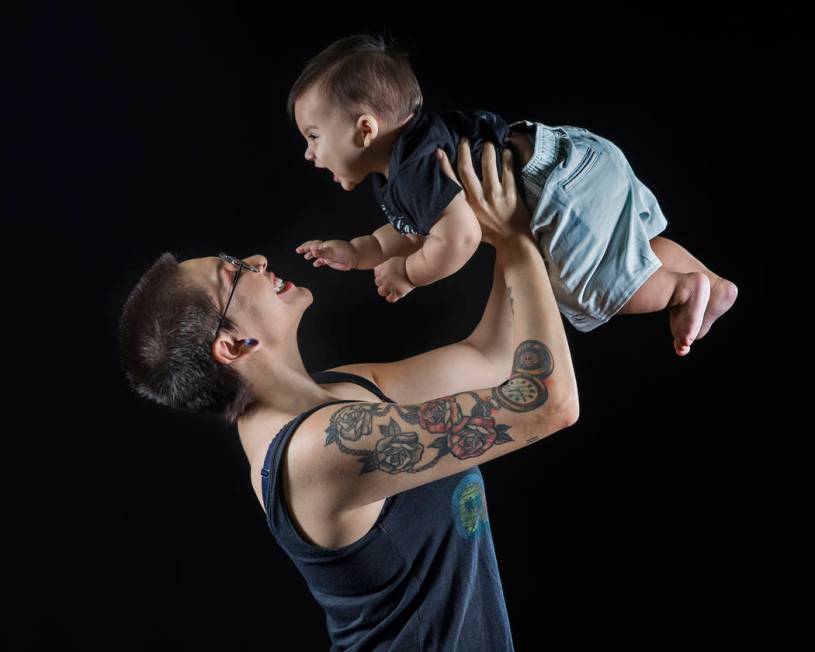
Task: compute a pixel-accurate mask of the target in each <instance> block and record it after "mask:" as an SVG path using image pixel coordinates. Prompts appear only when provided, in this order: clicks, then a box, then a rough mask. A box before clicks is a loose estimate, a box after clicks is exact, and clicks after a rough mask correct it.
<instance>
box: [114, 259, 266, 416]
mask: <svg viewBox="0 0 815 652" xmlns="http://www.w3.org/2000/svg"><path fill="white" fill-rule="evenodd" d="M182 271H183V270H182V269H181V268H180V267H179V266H178V259H177V258H176V257H175V256H174V255H173V254H172V253H169V252H166V253H163V254H162V255H161V256H159V258H158V259H157V260H156V261H155V262H154V263H153V264H152V265H151V266H150V268H149V269H148V270H147V271H146V272H145V273H144V274H143V275H142V277H141V278H140V279H139V281H138V283H137V284H136V287H135V288H134V289H133V291H132V292H131V293H130V296H129V297H127V300H126V302H125V304H124V308H123V310H122V315H121V318H120V321H119V332H118V347H119V359H120V362H121V366H122V369H123V371H124V373H125V376H126V378H127V381H128V383H129V385H130V388H131V389H132V390H133V391H134V392H135V393H136V394H138V395H139V396H141V397H143V398H146V399H148V400H150V401H153V402H155V403H159V404H161V405H166V406H168V407H172V408H179V409H182V410H186V411H190V412H205V413H210V414H214V415H216V416H217V417H219V418H220V419H222V420H224V421H226V422H227V423H229V424H231V425H235V422H236V420H237V418H238V417H239V416H241V415H242V414H243V413H244V411H245V410H246V409H247V407H248V406H249V405H250V404H251V403H252V402H253V401H254V397H253V396H252V393H251V391H250V389H249V387H248V385H247V383H246V381H245V380H244V379H243V377H242V376H241V375H240V374H239V373H238V372H237V371H236V370H235V369H233V368H232V367H231V366H230V365H224V364H220V363H218V362H216V361H215V360H214V359H213V357H212V353H211V346H212V341H213V339H214V337H215V329H216V328H218V321H219V320H220V319H221V311H220V310H219V309H218V307H217V306H216V305H215V303H214V302H213V300H212V298H211V297H210V296H209V295H208V294H207V293H206V292H205V291H204V289H203V288H201V287H198V286H196V285H193V284H191V283H190V282H189V281H187V280H186V279H185V277H184V276H183V274H182ZM221 328H222V329H223V330H226V331H230V332H233V333H237V328H236V325H235V323H234V322H233V321H231V320H230V319H229V317H225V318H224V321H223V325H222V327H221Z"/></svg>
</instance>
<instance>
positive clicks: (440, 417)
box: [325, 340, 554, 475]
mask: <svg viewBox="0 0 815 652" xmlns="http://www.w3.org/2000/svg"><path fill="white" fill-rule="evenodd" d="M553 369H554V361H553V359H552V353H551V351H550V350H549V348H548V347H547V346H546V345H545V344H544V343H543V342H541V341H539V340H525V341H524V342H521V344H519V345H518V347H517V348H516V349H515V355H514V358H513V368H512V375H511V376H510V377H509V379H508V380H506V381H505V382H504V383H502V384H501V385H499V386H498V387H495V388H493V389H492V391H491V393H490V394H489V395H485V396H479V395H478V394H477V393H476V392H462V393H461V394H456V395H455V396H444V397H442V398H438V399H433V400H430V401H425V402H424V403H419V404H417V405H394V404H391V403H355V404H352V405H346V406H343V407H341V408H339V409H337V410H336V411H335V412H334V413H333V414H332V415H331V418H330V422H329V425H328V428H327V429H326V434H327V437H326V440H325V445H326V446H329V445H331V444H335V445H336V446H337V447H338V448H339V450H340V451H342V452H343V453H346V454H348V455H356V456H358V457H359V462H360V464H361V468H360V475H361V474H363V473H371V472H372V471H384V472H386V473H418V472H420V471H424V470H425V469H428V468H430V467H432V466H434V465H435V464H436V463H437V462H438V461H439V460H440V459H441V458H442V457H443V456H445V455H453V456H455V457H457V458H458V459H468V458H471V457H477V456H479V455H483V454H484V453H485V452H486V451H487V450H489V449H490V448H492V446H494V445H500V444H503V443H506V442H510V441H514V440H513V439H512V437H510V436H509V433H508V430H509V428H510V426H508V425H506V424H502V423H497V422H496V420H495V417H494V416H493V414H494V413H495V412H498V411H500V410H502V409H506V410H511V411H513V412H528V411H530V410H534V409H537V408H540V407H541V406H542V405H543V404H544V403H546V401H547V399H548V397H549V395H548V392H547V391H546V386H545V385H544V384H543V380H544V379H545V378H547V377H548V376H550V375H551V374H552V371H553ZM465 396H466V397H470V398H472V399H473V405H472V407H471V408H470V414H469V415H467V414H466V410H465V409H464V408H463V407H462V405H461V403H460V399H461V398H463V397H465ZM467 402H468V403H469V401H467ZM392 411H395V412H396V414H397V415H398V416H399V417H400V419H401V420H402V421H403V422H405V423H408V424H411V425H414V426H416V431H411V432H406V431H403V430H402V426H401V425H400V423H399V422H398V421H396V420H395V419H394V418H393V417H392V416H391V418H390V420H389V421H388V423H381V421H383V420H381V419H379V418H380V417H384V416H386V415H388V414H392ZM374 418H377V420H378V421H380V423H379V424H378V425H379V432H378V433H376V434H374V432H373V430H374V428H373V421H374ZM418 431H424V432H425V433H432V434H434V435H437V436H436V437H435V439H433V441H432V442H431V443H430V444H428V445H427V448H428V449H431V448H432V449H435V456H434V457H433V458H432V459H430V460H429V461H427V462H425V463H423V464H420V465H419V462H420V461H421V460H422V459H423V457H424V456H425V446H424V445H423V444H422V443H421V441H420V440H419V432H418ZM371 435H374V437H375V438H376V437H378V438H377V439H376V441H375V443H374V445H373V449H371V447H370V445H369V446H367V447H363V448H357V447H355V445H354V442H361V441H363V440H365V439H367V438H369V437H370V436H371ZM425 439H426V438H425ZM535 439H537V437H535V438H533V439H532V440H530V441H534V440H535ZM366 443H369V444H370V443H373V442H370V441H369V442H366Z"/></svg>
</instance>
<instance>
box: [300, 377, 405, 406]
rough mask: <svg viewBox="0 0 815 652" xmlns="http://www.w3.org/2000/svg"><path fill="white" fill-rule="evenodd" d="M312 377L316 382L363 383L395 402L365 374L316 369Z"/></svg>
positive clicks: (389, 400) (389, 401)
mask: <svg viewBox="0 0 815 652" xmlns="http://www.w3.org/2000/svg"><path fill="white" fill-rule="evenodd" d="M311 377H312V378H313V379H314V381H315V382H316V383H320V384H321V383H342V382H352V383H356V384H357V385H362V386H363V387H364V388H365V389H367V390H370V391H372V392H373V393H374V394H376V395H377V396H378V397H379V398H381V399H382V400H383V401H386V402H388V403H395V402H396V401H394V400H393V399H391V398H388V397H387V396H385V394H384V393H383V392H382V390H381V389H379V387H377V386H376V385H375V384H374V383H372V382H371V381H370V380H368V379H367V378H365V377H364V376H359V375H357V374H352V373H349V372H347V371H315V372H314V373H312V374H311Z"/></svg>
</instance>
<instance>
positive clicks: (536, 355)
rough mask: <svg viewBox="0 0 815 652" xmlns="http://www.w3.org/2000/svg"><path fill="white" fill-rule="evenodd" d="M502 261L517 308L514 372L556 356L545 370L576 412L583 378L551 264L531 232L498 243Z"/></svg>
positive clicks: (553, 394)
mask: <svg viewBox="0 0 815 652" xmlns="http://www.w3.org/2000/svg"><path fill="white" fill-rule="evenodd" d="M499 264H500V268H501V270H502V272H503V277H504V282H505V283H506V287H507V292H508V295H509V305H510V312H511V313H512V348H513V360H512V364H513V374H515V373H517V370H518V369H522V368H523V367H524V365H527V364H528V365H532V366H540V367H542V368H545V367H546V366H547V364H548V360H547V359H548V358H549V356H551V373H549V374H548V375H547V374H546V373H543V374H542V377H543V380H542V382H543V384H544V385H545V386H546V388H547V392H548V396H549V400H550V401H551V402H553V404H554V405H557V406H559V407H561V408H562V409H563V410H564V411H566V412H576V411H577V406H578V395H577V382H576V380H575V374H574V368H573V366H572V356H571V352H570V351H569V343H568V341H567V339H566V332H565V330H564V328H563V320H562V318H561V316H560V311H559V309H558V305H557V301H556V300H555V295H554V293H553V291H552V284H551V282H550V281H549V275H548V273H547V271H546V265H545V264H544V262H543V257H542V256H541V253H540V250H539V249H538V246H537V243H536V242H535V239H534V238H533V237H532V235H531V233H523V234H517V235H514V236H512V237H511V238H508V239H506V240H505V241H503V242H501V243H500V244H499V245H498V247H497V248H496V266H498V265H499Z"/></svg>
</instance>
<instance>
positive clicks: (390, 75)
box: [286, 34, 424, 124]
mask: <svg viewBox="0 0 815 652" xmlns="http://www.w3.org/2000/svg"><path fill="white" fill-rule="evenodd" d="M315 84H316V87H317V88H319V89H320V92H321V94H322V97H323V98H324V99H325V100H326V101H327V102H328V103H329V104H330V105H333V106H338V107H340V108H341V110H343V111H345V112H346V113H347V114H348V116H349V117H351V118H354V117H356V116H354V115H352V114H351V113H350V111H352V110H353V109H354V108H356V107H366V108H367V109H368V110H370V111H372V112H373V113H374V115H376V117H377V118H380V119H383V120H384V121H385V122H386V123H387V124H399V123H400V122H402V121H403V120H405V119H407V118H408V117H409V116H410V114H411V113H414V112H415V111H418V110H419V109H420V108H421V106H422V103H423V101H424V100H423V98H422V91H421V89H420V88H419V82H418V81H417V79H416V75H414V74H413V69H412V68H411V66H410V63H409V61H408V54H407V52H405V51H403V50H402V49H401V48H399V47H398V46H396V44H395V40H394V39H393V38H392V37H388V36H387V35H373V34H354V35H353V36H346V37H344V38H341V39H339V40H337V41H334V42H333V43H332V44H331V45H329V46H328V47H327V48H325V49H324V50H323V51H322V52H320V53H319V54H317V55H316V56H314V57H312V58H311V59H309V60H308V62H307V63H306V65H305V67H304V68H303V71H302V72H301V73H300V76H299V77H298V78H297V80H296V81H295V82H294V85H293V86H292V89H291V91H289V98H288V100H287V102H286V109H287V111H288V114H289V119H290V120H291V121H294V103H295V102H296V101H297V99H298V98H299V97H300V96H302V95H303V94H304V93H305V92H306V91H308V90H309V89H310V88H311V87H312V86H315Z"/></svg>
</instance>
